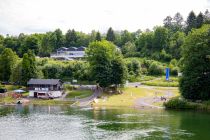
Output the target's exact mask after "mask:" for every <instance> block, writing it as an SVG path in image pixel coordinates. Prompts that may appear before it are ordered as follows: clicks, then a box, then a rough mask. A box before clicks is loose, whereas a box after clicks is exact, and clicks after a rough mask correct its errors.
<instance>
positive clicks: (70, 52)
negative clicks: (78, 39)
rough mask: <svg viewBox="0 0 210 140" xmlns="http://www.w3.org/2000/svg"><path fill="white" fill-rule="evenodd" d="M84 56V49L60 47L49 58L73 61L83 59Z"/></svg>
mask: <svg viewBox="0 0 210 140" xmlns="http://www.w3.org/2000/svg"><path fill="white" fill-rule="evenodd" d="M84 56H85V47H83V46H81V47H78V48H76V47H70V48H66V47H61V48H59V49H57V51H56V53H54V54H51V56H50V57H51V58H56V59H64V60H73V59H79V58H83V57H84Z"/></svg>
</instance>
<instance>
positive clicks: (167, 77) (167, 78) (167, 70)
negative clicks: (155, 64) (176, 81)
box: [166, 68, 170, 81]
mask: <svg viewBox="0 0 210 140" xmlns="http://www.w3.org/2000/svg"><path fill="white" fill-rule="evenodd" d="M169 73H170V69H169V68H166V81H169V76H170V74H169Z"/></svg>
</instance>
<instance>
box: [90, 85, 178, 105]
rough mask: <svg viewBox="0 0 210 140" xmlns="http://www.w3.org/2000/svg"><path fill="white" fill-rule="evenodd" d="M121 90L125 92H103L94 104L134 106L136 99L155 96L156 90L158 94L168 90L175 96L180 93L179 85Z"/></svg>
mask: <svg viewBox="0 0 210 140" xmlns="http://www.w3.org/2000/svg"><path fill="white" fill-rule="evenodd" d="M121 90H122V91H123V94H105V93H103V95H102V97H101V98H100V99H99V100H98V102H97V103H93V106H99V107H100V106H108V107H132V106H133V105H134V104H135V100H136V99H138V98H142V97H154V96H155V93H156V92H158V95H157V96H161V95H163V93H165V92H167V91H171V92H173V94H174V96H178V95H179V90H178V88H177V87H167V88H166V87H155V88H149V87H148V88H144V87H138V88H135V87H127V88H123V89H121ZM158 106H162V104H159V105H158Z"/></svg>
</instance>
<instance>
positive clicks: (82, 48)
mask: <svg viewBox="0 0 210 140" xmlns="http://www.w3.org/2000/svg"><path fill="white" fill-rule="evenodd" d="M84 50H85V47H83V46H81V47H79V48H77V51H84Z"/></svg>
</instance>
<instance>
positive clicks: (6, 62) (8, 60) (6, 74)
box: [0, 48, 18, 81]
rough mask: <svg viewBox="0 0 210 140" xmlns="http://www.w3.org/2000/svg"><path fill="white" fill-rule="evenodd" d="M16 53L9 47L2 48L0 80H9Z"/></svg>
mask: <svg viewBox="0 0 210 140" xmlns="http://www.w3.org/2000/svg"><path fill="white" fill-rule="evenodd" d="M17 58H18V57H17V55H16V54H15V53H14V52H13V51H12V49H10V48H6V49H4V51H3V52H2V54H1V56H0V80H1V81H9V80H10V76H11V74H12V70H13V69H14V67H15V64H16V61H17Z"/></svg>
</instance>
